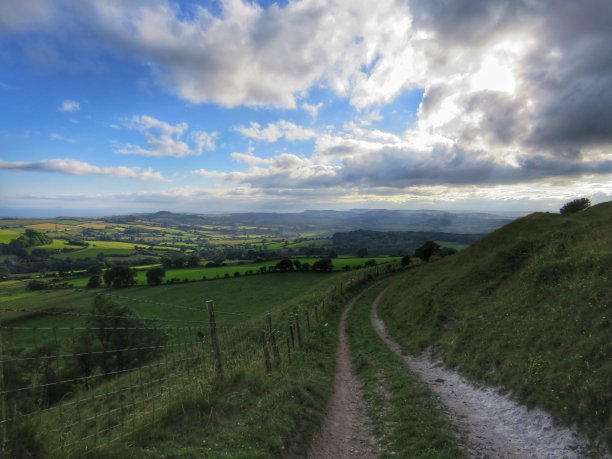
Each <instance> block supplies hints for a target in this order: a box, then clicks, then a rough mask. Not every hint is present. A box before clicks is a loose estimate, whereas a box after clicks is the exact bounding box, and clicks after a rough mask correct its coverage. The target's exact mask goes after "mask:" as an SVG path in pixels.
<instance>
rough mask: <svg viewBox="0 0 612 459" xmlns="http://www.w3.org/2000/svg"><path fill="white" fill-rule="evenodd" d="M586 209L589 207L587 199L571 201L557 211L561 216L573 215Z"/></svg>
mask: <svg viewBox="0 0 612 459" xmlns="http://www.w3.org/2000/svg"><path fill="white" fill-rule="evenodd" d="M587 207H591V200H590V199H589V198H578V199H574V200H573V201H568V202H566V203H565V204H564V205H563V207H561V209H559V213H561V214H575V213H576V212H580V211H582V210H584V209H586V208H587Z"/></svg>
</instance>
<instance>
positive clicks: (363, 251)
mask: <svg viewBox="0 0 612 459" xmlns="http://www.w3.org/2000/svg"><path fill="white" fill-rule="evenodd" d="M357 256H358V257H359V258H365V257H367V256H368V249H366V248H365V247H362V248H361V249H359V250H357Z"/></svg>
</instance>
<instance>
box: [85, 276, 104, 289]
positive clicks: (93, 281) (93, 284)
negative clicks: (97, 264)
mask: <svg viewBox="0 0 612 459" xmlns="http://www.w3.org/2000/svg"><path fill="white" fill-rule="evenodd" d="M101 285H102V279H101V278H100V276H99V275H98V274H95V275H93V276H91V277H90V278H89V280H88V281H87V288H98V287H100V286H101Z"/></svg>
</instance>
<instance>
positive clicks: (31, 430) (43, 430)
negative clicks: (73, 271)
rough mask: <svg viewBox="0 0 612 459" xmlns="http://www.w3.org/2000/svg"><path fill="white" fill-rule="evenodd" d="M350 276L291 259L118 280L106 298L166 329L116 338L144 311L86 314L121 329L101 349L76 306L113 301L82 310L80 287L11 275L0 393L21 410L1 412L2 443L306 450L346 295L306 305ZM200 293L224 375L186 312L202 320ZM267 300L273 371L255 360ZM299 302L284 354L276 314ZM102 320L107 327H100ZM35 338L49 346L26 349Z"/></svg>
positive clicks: (140, 451) (269, 452)
mask: <svg viewBox="0 0 612 459" xmlns="http://www.w3.org/2000/svg"><path fill="white" fill-rule="evenodd" d="M353 276H355V273H353V272H347V273H334V274H317V273H293V274H278V275H276V276H257V277H255V276H254V277H251V278H246V277H245V278H237V279H229V280H220V281H213V282H206V283H193V284H185V285H169V286H160V287H133V288H125V289H121V290H116V291H113V296H111V297H110V299H111V300H112V301H114V302H115V303H117V305H121V306H123V305H126V306H129V307H130V309H131V310H132V311H133V312H134V313H135V314H136V315H137V316H138V317H140V318H141V319H145V317H146V318H156V319H158V321H159V323H160V328H158V329H157V330H158V332H157V333H158V335H155V336H160V337H161V336H162V335H161V334H160V333H159V332H163V334H165V335H166V336H167V337H168V340H167V341H164V340H160V341H159V343H161V344H158V343H157V342H154V343H153V344H151V343H149V342H148V341H143V342H142V343H141V342H140V341H139V342H135V341H125V340H128V338H129V337H132V338H133V337H134V336H136V337H137V336H141V335H139V334H141V333H145V335H144V336H145V337H146V336H148V335H146V333H151V330H153V328H149V325H148V324H147V325H146V326H145V327H143V325H138V323H136V324H133V325H130V327H132V328H126V327H127V326H128V325H125V324H123V323H119V322H116V321H112V322H105V324H106V325H104V327H110V328H92V329H91V330H98V332H99V331H100V330H105V332H104V336H105V337H106V338H109V337H112V336H117V337H122V338H121V340H123V341H121V340H120V341H117V342H116V341H113V342H112V347H113V348H114V349H113V350H112V351H106V350H101V349H102V348H100V347H99V346H98V345H97V344H95V343H97V341H95V340H94V341H91V340H90V341H83V340H82V338H83V336H84V335H83V331H87V329H86V328H83V326H90V325H88V323H84V322H83V320H84V319H86V318H91V317H104V318H106V319H109V318H111V319H117V318H118V316H117V315H116V314H118V313H119V310H113V311H109V310H107V309H101V310H99V311H95V312H92V310H91V309H90V306H89V305H91V302H92V300H93V298H94V294H93V293H91V292H85V291H75V292H69V291H63V292H55V291H54V292H46V293H47V295H39V294H38V292H21V291H20V290H21V289H22V288H23V287H21V286H19V284H18V283H14V285H13V291H12V292H11V293H10V294H9V293H8V292H7V295H5V296H4V297H2V298H1V300H2V301H1V302H0V306H3V307H2V308H0V309H1V310H2V313H1V314H0V318H2V336H1V338H2V341H3V343H2V344H3V350H4V359H5V360H4V363H5V364H8V366H6V365H5V367H4V376H5V378H4V385H5V386H4V387H5V388H8V391H7V394H9V396H10V397H11V398H10V399H9V405H10V406H15V407H18V408H15V410H14V411H15V413H19V416H16V415H15V417H12V416H11V413H13V411H11V413H8V414H4V415H6V416H7V418H8V420H7V422H8V424H7V426H8V427H7V435H8V439H9V443H8V448H9V449H8V450H7V451H8V456H7V457H118V456H126V455H128V456H130V457H147V458H150V457H151V458H152V457H160V458H161V457H170V456H172V457H177V456H180V457H232V458H234V457H236V458H237V457H245V458H246V457H249V458H255V457H262V458H263V457H280V456H283V455H285V453H286V452H287V451H286V448H289V447H290V448H295V451H296V454H298V453H299V452H302V451H305V449H306V446H307V444H308V442H309V440H310V437H311V436H312V434H313V433H314V432H315V430H316V428H317V426H318V422H319V419H320V416H321V415H322V413H323V410H324V408H325V401H326V399H327V395H328V392H329V389H330V381H331V378H332V376H333V369H334V366H333V364H334V352H333V350H334V348H335V330H336V324H337V318H338V308H339V307H340V306H341V305H342V304H343V303H344V302H345V301H346V297H344V298H342V297H339V296H337V297H336V298H335V300H334V301H331V302H330V301H328V302H326V305H325V306H324V307H323V306H320V308H319V309H318V313H319V318H318V320H317V318H316V316H315V315H314V314H313V313H312V308H313V305H315V304H321V301H322V299H323V297H324V296H326V295H327V294H328V293H329V292H330V291H331V289H332V288H333V287H338V286H339V284H340V283H341V282H343V283H345V284H346V281H347V280H348V279H350V278H351V277H353ZM362 278H363V276H362ZM357 285H358V283H355V287H357ZM351 287H353V286H352V285H351ZM344 293H345V294H346V293H347V291H346V290H345V292H344ZM205 298H214V299H215V300H216V314H217V328H218V333H219V339H220V342H221V348H222V355H223V362H224V369H225V376H224V377H222V378H219V377H216V376H215V373H214V370H213V362H212V358H211V355H210V343H209V341H207V340H206V338H202V337H200V335H199V334H196V331H198V330H199V331H204V332H206V330H207V329H206V327H205V326H202V325H198V324H197V323H196V322H198V321H199V323H204V324H205V323H206V313H205V312H204V308H203V304H202V303H203V300H204V299H205ZM200 307H201V309H200ZM12 308H18V309H19V310H17V311H14V310H10V309H12ZM33 309H35V310H36V311H49V312H52V313H51V314H50V315H47V314H44V313H35V311H34V310H33ZM306 310H311V311H310V314H309V317H310V323H311V324H312V330H310V328H311V327H310V326H306V324H305V323H304V322H303V320H304V319H303V315H302V314H304V313H305V311H306ZM105 311H106V312H105ZM268 311H269V312H271V313H272V316H273V320H274V324H275V327H277V329H276V330H277V332H276V333H277V335H275V336H278V340H279V343H280V344H281V352H282V358H281V362H282V364H280V363H279V362H278V361H277V359H276V357H275V358H274V362H275V365H274V369H275V370H274V371H273V372H271V373H265V372H264V370H263V368H264V365H263V357H262V351H261V342H260V331H261V329H262V327H264V326H265V325H264V317H265V316H264V312H268ZM53 312H56V313H58V315H55V314H54V313H53ZM100 312H101V313H102V314H106V315H99V314H100ZM297 312H299V313H300V315H301V316H302V319H301V320H302V327H303V328H302V332H301V333H302V335H301V336H303V338H304V344H303V346H302V345H301V344H299V342H300V341H301V339H300V341H298V344H296V345H295V347H294V348H293V351H292V358H291V360H289V359H288V358H287V354H286V352H285V347H284V346H282V345H284V343H286V340H287V339H288V338H289V335H288V324H289V323H290V321H291V323H295V320H294V319H292V318H291V314H294V313H297ZM109 313H110V314H111V315H108V314H109ZM90 314H91V315H90ZM183 322H188V325H185V324H184V323H183ZM99 326H102V325H99ZM109 330H112V331H113V333H116V335H112V336H111V335H108V334H107V333H108V331H109ZM135 334H138V335H135ZM96 336H97V335H96ZM100 336H102V335H100ZM151 336H153V335H151ZM197 337H199V338H197ZM75 338H76V340H75ZM113 339H114V338H113ZM268 340H269V338H268ZM124 341H125V342H124ZM81 342H82V343H84V345H85V347H84V348H82V349H80V350H79V351H78V353H77V351H76V348H74V345H78V344H79V343H81ZM100 342H101V341H100ZM126 343H127V344H126ZM33 345H34V347H36V349H39V350H40V349H43V348H44V349H48V352H47V353H38V354H33V353H31V352H30V351H32V350H33V349H32V347H33ZM54 346H55V347H54ZM71 346H72V347H71ZM148 346H156V347H154V348H153V347H148ZM72 349H75V350H72ZM147 349H157V352H158V354H151V355H152V356H153V357H152V358H150V359H149V360H143V361H141V362H140V364H139V366H138V367H137V368H136V367H133V366H132V365H133V364H129V365H127V366H124V367H121V366H120V365H119V361H118V360H117V362H116V363H117V365H116V368H115V367H114V366H113V362H111V361H110V360H109V361H108V362H106V360H105V361H104V362H106V363H104V362H103V361H102V360H100V362H102V363H101V364H100V365H101V366H100V367H99V368H98V367H97V366H96V367H94V370H93V372H92V373H91V374H89V375H87V377H86V378H85V377H81V376H79V375H80V373H74V371H76V370H78V368H81V366H80V363H83V362H85V363H86V361H87V362H89V361H91V362H94V361H93V360H91V358H106V357H95V356H103V355H107V356H112V355H115V357H117V356H118V355H119V353H121V355H122V356H126V357H125V358H126V359H127V358H128V357H127V356H129V355H131V354H130V353H133V352H137V351H142V350H147ZM37 352H38V351H37ZM113 353H114V354H113ZM34 355H35V356H36V357H35V358H34V357H33V356H34ZM84 356H86V357H84ZM83 358H85V359H86V360H83ZM109 358H111V357H109ZM88 359H89V360H88ZM122 361H123V360H122ZM79 362H80V363H79ZM95 365H97V364H95ZM102 365H104V366H102ZM41 378H42V379H41ZM62 393H63V394H64V395H62ZM32 394H33V395H32ZM57 395H59V397H58V396H57ZM42 397H44V398H42ZM39 398H40V400H39ZM13 403H15V405H13ZM16 438H19V439H20V441H18V442H16V441H15V439H16ZM128 443H129V444H130V446H129V448H128V446H126V445H127V444H128ZM85 449H87V451H85ZM128 449H129V452H128ZM118 452H119V453H118ZM85 453H87V454H85ZM294 455H295V454H293V453H291V454H289V456H294ZM0 456H2V455H0ZM2 457H4V456H2Z"/></svg>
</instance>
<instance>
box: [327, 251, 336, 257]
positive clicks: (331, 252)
mask: <svg viewBox="0 0 612 459" xmlns="http://www.w3.org/2000/svg"><path fill="white" fill-rule="evenodd" d="M327 256H328V257H329V258H338V252H336V251H335V250H333V249H332V250H330V251H329V255H327Z"/></svg>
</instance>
